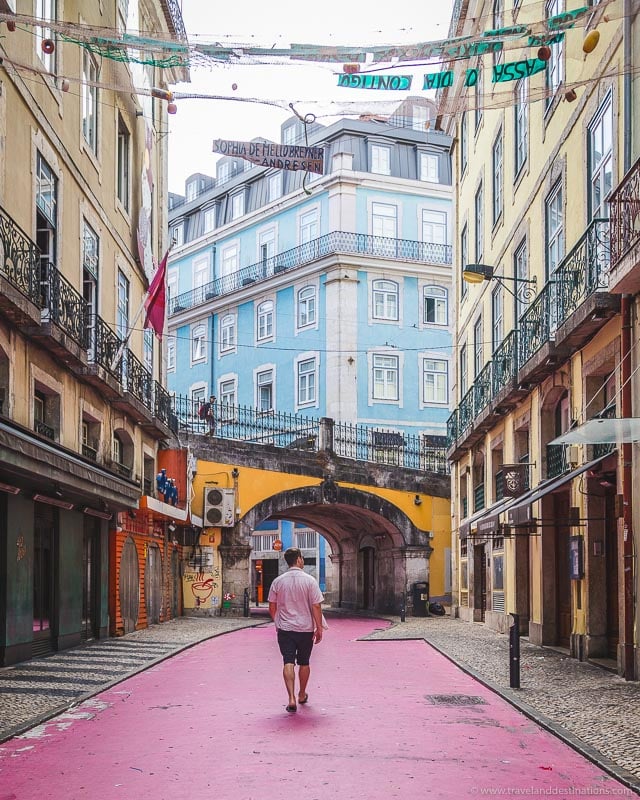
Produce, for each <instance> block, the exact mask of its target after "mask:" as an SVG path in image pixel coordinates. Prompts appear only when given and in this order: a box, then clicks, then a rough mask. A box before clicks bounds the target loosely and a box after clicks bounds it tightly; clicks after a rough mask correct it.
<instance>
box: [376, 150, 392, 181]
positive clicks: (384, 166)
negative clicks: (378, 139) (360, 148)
mask: <svg viewBox="0 0 640 800" xmlns="http://www.w3.org/2000/svg"><path fill="white" fill-rule="evenodd" d="M371 172H375V173H376V174H377V175H391V148H390V147H386V146H384V145H380V144H372V145H371Z"/></svg>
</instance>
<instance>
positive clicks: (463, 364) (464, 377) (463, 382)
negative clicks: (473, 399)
mask: <svg viewBox="0 0 640 800" xmlns="http://www.w3.org/2000/svg"><path fill="white" fill-rule="evenodd" d="M468 385H469V378H468V372H467V345H466V344H463V345H462V347H461V348H460V399H462V398H463V397H464V396H465V394H466V393H467V388H468Z"/></svg>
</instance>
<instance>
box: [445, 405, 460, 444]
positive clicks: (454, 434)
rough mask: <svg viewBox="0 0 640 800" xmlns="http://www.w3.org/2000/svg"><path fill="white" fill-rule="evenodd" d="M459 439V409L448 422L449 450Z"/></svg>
mask: <svg viewBox="0 0 640 800" xmlns="http://www.w3.org/2000/svg"><path fill="white" fill-rule="evenodd" d="M457 438H458V409H457V408H456V409H455V411H454V412H453V413H452V414H451V416H450V417H449V419H448V420H447V448H449V447H451V446H452V445H453V443H454V442H455V440H456V439H457Z"/></svg>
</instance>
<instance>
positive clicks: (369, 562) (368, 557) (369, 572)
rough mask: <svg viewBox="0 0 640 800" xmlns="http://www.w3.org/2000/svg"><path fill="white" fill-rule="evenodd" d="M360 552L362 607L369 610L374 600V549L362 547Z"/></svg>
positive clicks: (373, 604)
mask: <svg viewBox="0 0 640 800" xmlns="http://www.w3.org/2000/svg"><path fill="white" fill-rule="evenodd" d="M360 553H361V554H362V608H364V609H365V610H371V609H374V608H375V602H376V551H375V549H374V548H373V547H363V548H362V550H361V551H360Z"/></svg>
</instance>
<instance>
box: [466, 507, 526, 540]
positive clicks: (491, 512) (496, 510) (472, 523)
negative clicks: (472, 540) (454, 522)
mask: <svg viewBox="0 0 640 800" xmlns="http://www.w3.org/2000/svg"><path fill="white" fill-rule="evenodd" d="M512 501H513V498H511V497H503V498H502V499H501V500H498V502H497V503H494V504H493V505H492V506H489V508H483V509H482V511H478V512H477V513H476V514H474V515H473V516H471V517H469V519H467V520H465V521H464V522H463V523H462V524H461V525H460V528H459V535H460V538H461V539H466V538H467V536H469V534H470V533H471V530H472V529H473V531H474V533H476V535H477V534H479V533H482V534H483V535H489V534H490V533H491V532H494V526H495V529H496V530H497V526H498V525H499V523H500V512H501V511H504V510H505V508H506V507H507V505H508V504H509V503H510V502H512ZM480 526H482V527H480Z"/></svg>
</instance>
